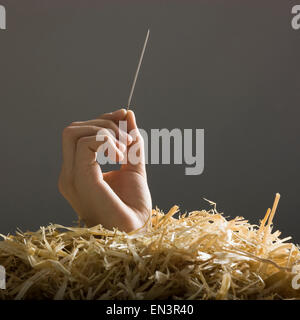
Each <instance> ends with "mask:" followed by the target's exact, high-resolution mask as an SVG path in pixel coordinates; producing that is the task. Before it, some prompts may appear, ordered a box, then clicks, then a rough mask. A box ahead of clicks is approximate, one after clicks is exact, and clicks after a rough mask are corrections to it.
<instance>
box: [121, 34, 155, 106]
mask: <svg viewBox="0 0 300 320" xmlns="http://www.w3.org/2000/svg"><path fill="white" fill-rule="evenodd" d="M149 35H150V30H149V29H148V31H147V35H146V39H145V42H144V46H143V50H142V53H141V56H140V60H139V63H138V66H137V69H136V72H135V75H134V79H133V83H132V87H131V90H130V94H129V98H128V103H127V110H128V109H129V107H130V103H131V99H132V95H133V91H134V87H135V83H136V80H137V77H138V75H139V71H140V67H141V64H142V61H143V57H144V53H145V49H146V46H147V42H148V38H149Z"/></svg>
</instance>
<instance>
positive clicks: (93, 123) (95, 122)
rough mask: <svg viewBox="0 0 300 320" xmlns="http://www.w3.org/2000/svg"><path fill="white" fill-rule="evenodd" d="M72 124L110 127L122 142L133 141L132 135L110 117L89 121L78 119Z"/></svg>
mask: <svg viewBox="0 0 300 320" xmlns="http://www.w3.org/2000/svg"><path fill="white" fill-rule="evenodd" d="M71 125H74V126H96V127H98V128H106V129H110V130H111V131H113V132H114V134H115V136H116V137H117V138H118V139H120V140H121V141H122V142H124V143H126V144H130V143H131V142H132V138H131V136H130V135H129V134H128V133H127V132H125V131H123V130H122V129H121V128H119V126H117V124H116V123H115V122H114V121H112V120H108V119H94V120H88V121H80V122H79V121H78V122H73V123H72V124H71Z"/></svg>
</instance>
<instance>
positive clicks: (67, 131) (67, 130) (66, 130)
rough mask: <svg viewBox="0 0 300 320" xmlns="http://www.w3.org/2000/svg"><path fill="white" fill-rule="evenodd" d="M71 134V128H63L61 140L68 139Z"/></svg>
mask: <svg viewBox="0 0 300 320" xmlns="http://www.w3.org/2000/svg"><path fill="white" fill-rule="evenodd" d="M72 134H73V128H72V127H71V126H68V127H65V128H64V130H63V133H62V136H63V138H70V137H71V136H72Z"/></svg>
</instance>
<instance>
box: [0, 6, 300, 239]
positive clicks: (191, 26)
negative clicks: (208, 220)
mask: <svg viewBox="0 0 300 320" xmlns="http://www.w3.org/2000/svg"><path fill="white" fill-rule="evenodd" d="M1 4H4V5H6V9H7V27H8V29H7V30H6V31H1V32H0V106H1V126H0V136H1V139H0V148H1V158H0V170H1V189H0V191H1V193H0V201H1V214H0V232H1V233H7V232H14V230H15V229H16V228H17V227H20V228H21V229H22V230H27V229H33V230H35V229H37V228H38V227H39V226H40V225H47V224H48V223H49V222H57V223H62V224H65V225H70V224H72V223H73V222H74V221H75V220H76V215H75V214H74V212H73V211H72V209H71V208H70V207H69V205H68V204H67V202H66V201H65V200H64V199H63V198H62V197H61V196H60V194H59V193H58V191H57V177H58V173H59V169H60V162H61V145H60V139H61V131H62V129H63V127H64V126H66V125H67V124H68V123H70V122H72V121H75V120H87V119H91V118H94V117H96V116H98V115H100V114H101V113H103V112H108V111H112V110H114V109H115V108H116V107H119V106H121V105H122V104H125V103H126V102H127V97H128V93H129V89H130V84H131V81H132V78H133V73H134V70H135V68H136V63H137V59H138V55H139V52H140V49H141V45H142V42H143V40H144V37H145V33H146V30H147V28H148V27H150V28H151V38H150V43H149V47H148V49H147V52H146V54H145V60H144V64H143V66H142V72H141V75H140V77H139V80H138V83H137V87H136V91H135V95H134V99H133V104H134V105H135V106H136V108H135V111H136V114H137V118H138V122H139V126H140V127H142V128H144V129H150V128H169V129H172V128H204V129H205V170H204V173H203V174H202V175H200V176H185V175H184V165H182V166H180V165H176V166H161V165H153V166H148V173H149V183H150V187H151V191H152V196H153V204H154V205H158V206H159V207H160V208H161V209H163V210H165V211H166V210H168V209H169V208H170V207H171V206H172V205H173V204H179V205H180V206H181V208H182V210H183V211H184V210H193V209H197V208H203V207H204V208H208V206H207V204H206V203H205V202H204V200H203V199H202V198H203V197H205V198H208V199H210V200H214V201H216V202H217V203H218V208H219V210H220V211H224V212H225V215H226V216H231V217H234V216H236V215H242V216H244V217H247V219H249V220H250V221H251V222H252V223H256V222H257V221H258V219H259V218H262V217H263V216H264V214H265V211H266V209H267V207H268V206H271V205H272V202H273V197H274V195H275V193H276V192H280V193H281V194H282V200H281V201H280V204H279V210H278V212H277V215H276V217H275V224H276V227H278V228H279V229H280V230H282V231H283V234H284V235H292V236H293V238H294V240H295V241H296V242H300V233H299V231H298V224H299V222H300V218H299V214H300V200H299V199H300V197H299V180H300V179H299V178H300V173H299V160H300V151H299V136H300V133H299V115H300V111H299V101H300V83H299V63H300V62H299V57H300V30H299V31H294V30H292V28H291V23H290V21H291V17H292V16H291V8H292V4H294V2H292V1H283V0H281V1H274V0H272V1H271V0H270V1H260V2H255V3H254V1H243V2H242V3H241V1H226V3H225V1H214V2H213V3H212V1H208V0H207V1H152V2H150V1H121V0H120V1H83V0H82V1H74V0H73V1H62V0H59V1H58V0H55V1H54V0H52V1H50V0H48V1H42V0H38V1H32V0H26V1H14V0H9V1H8V0H1Z"/></svg>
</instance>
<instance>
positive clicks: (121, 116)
mask: <svg viewBox="0 0 300 320" xmlns="http://www.w3.org/2000/svg"><path fill="white" fill-rule="evenodd" d="M126 115H127V110H126V109H119V110H116V111H114V112H110V113H105V114H102V115H101V116H100V117H99V118H98V119H106V120H112V121H114V122H116V123H118V121H121V120H125V118H126Z"/></svg>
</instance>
